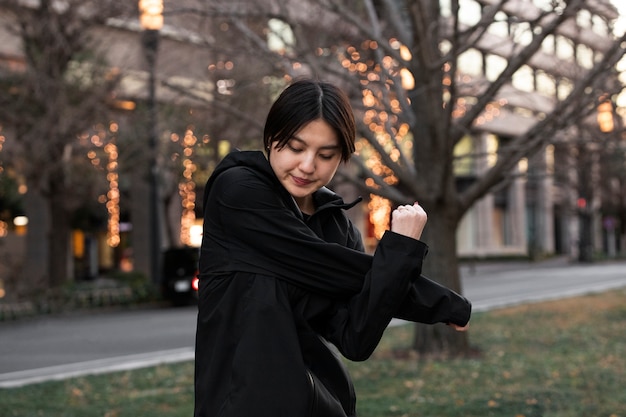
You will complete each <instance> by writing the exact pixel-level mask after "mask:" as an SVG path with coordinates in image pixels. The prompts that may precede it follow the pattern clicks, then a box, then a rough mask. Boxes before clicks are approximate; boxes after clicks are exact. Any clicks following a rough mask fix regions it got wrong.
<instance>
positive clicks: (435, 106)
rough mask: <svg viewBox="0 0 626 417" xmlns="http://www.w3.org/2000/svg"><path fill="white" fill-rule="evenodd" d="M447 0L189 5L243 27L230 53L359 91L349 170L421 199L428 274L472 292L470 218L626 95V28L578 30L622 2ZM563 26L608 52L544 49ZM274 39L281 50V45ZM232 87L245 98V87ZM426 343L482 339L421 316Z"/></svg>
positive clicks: (455, 351)
mask: <svg viewBox="0 0 626 417" xmlns="http://www.w3.org/2000/svg"><path fill="white" fill-rule="evenodd" d="M441 3H442V2H437V1H432V0H413V1H408V0H406V1H405V0H379V1H374V0H359V1H357V0H354V1H348V2H346V1H340V0H320V1H281V2H278V1H272V0H265V1H254V2H251V1H245V0H242V1H236V2H233V1H228V2H226V1H211V2H204V3H202V4H201V5H197V6H195V7H192V8H191V9H185V8H181V9H179V10H178V11H177V12H179V13H184V12H189V11H190V10H193V11H194V14H195V15H196V16H199V15H202V16H205V17H206V18H207V19H208V20H210V21H216V20H221V21H222V22H226V23H227V25H228V29H229V30H233V31H236V32H237V33H238V34H239V36H233V37H231V40H232V42H231V43H230V44H229V47H230V51H231V53H234V52H233V51H236V50H239V51H242V50H245V51H246V53H247V54H248V58H249V59H250V60H253V59H254V60H258V61H263V62H267V61H268V60H269V61H270V62H272V63H273V67H272V68H273V69H274V70H275V69H279V70H281V71H283V73H284V76H285V78H286V79H290V78H293V77H298V76H300V75H308V76H316V77H320V78H324V79H328V80H332V81H335V82H338V83H340V84H341V85H343V86H344V88H346V89H347V90H348V91H350V94H351V96H352V98H353V105H354V108H355V110H356V111H357V113H358V115H359V116H360V119H361V122H362V123H360V126H359V135H360V136H361V137H362V138H363V139H364V143H362V144H361V145H360V148H359V149H360V150H359V157H358V158H355V162H354V163H355V164H356V165H357V167H358V168H359V169H358V170H356V171H357V172H356V173H355V174H354V175H350V174H348V173H347V174H346V176H347V178H348V179H349V180H350V181H352V182H353V183H354V184H357V185H358V186H359V187H362V188H363V189H364V190H366V191H367V192H370V193H372V194H376V195H379V196H383V197H385V198H387V199H389V200H390V201H392V202H393V203H394V204H403V203H411V202H413V201H416V200H417V201H419V202H420V204H422V205H423V206H424V207H425V208H426V211H427V212H428V213H429V214H430V216H429V223H428V227H427V230H426V235H425V240H426V241H427V242H428V244H429V246H430V247H431V250H430V252H429V260H428V262H427V267H426V268H427V270H426V273H427V275H430V276H432V277H434V278H435V279H437V280H439V281H440V282H442V283H443V284H445V285H447V286H449V287H451V288H454V289H456V290H458V291H461V290H462V289H461V285H460V278H459V268H458V258H457V241H456V231H457V228H458V225H459V223H460V221H461V220H462V217H463V215H464V214H465V213H467V211H468V210H469V209H470V208H471V207H472V206H473V204H474V203H476V202H477V201H478V200H479V199H481V198H482V197H484V196H485V195H486V194H487V193H489V192H490V191H492V190H494V189H496V187H500V186H502V185H503V184H506V183H507V181H509V180H510V179H511V178H512V176H511V173H512V171H513V170H514V168H515V167H516V166H517V165H518V164H519V162H520V161H521V160H522V159H524V158H529V157H532V156H533V155H534V154H535V153H537V152H538V151H540V150H542V149H544V148H545V146H546V145H548V144H550V143H552V142H553V141H555V140H556V139H563V137H566V136H567V135H568V134H570V135H571V134H572V132H571V128H572V126H575V123H574V122H575V121H577V120H585V119H587V118H588V117H589V115H592V114H593V113H594V112H595V111H596V108H597V105H598V104H599V102H600V100H602V97H604V98H606V97H607V95H608V96H609V97H612V96H614V95H616V94H618V93H619V92H620V91H621V88H622V86H621V85H620V84H619V83H616V82H615V80H616V70H615V67H616V64H617V62H618V61H619V60H620V59H621V58H622V56H623V54H624V41H625V40H626V38H625V37H624V36H622V37H621V38H612V37H611V34H610V33H608V32H607V33H606V34H605V35H606V36H604V37H602V38H601V39H602V41H601V42H598V41H597V39H596V38H594V37H593V36H590V37H586V36H584V34H583V32H584V31H583V30H582V29H581V28H579V27H577V24H576V18H577V16H578V15H579V13H581V11H583V10H587V12H589V13H591V14H599V15H600V16H601V18H602V19H605V20H606V21H607V27H610V19H611V16H613V17H615V16H614V13H615V12H614V10H613V11H611V10H612V9H611V6H610V5H607V4H606V3H604V2H601V3H602V4H599V3H598V4H595V3H594V5H590V4H588V2H585V1H583V0H571V1H553V2H550V3H547V2H543V3H542V4H545V5H546V6H544V8H540V7H538V6H535V5H534V3H533V2H518V1H513V0H511V1H507V0H500V1H498V0H492V1H486V0H485V1H476V2H470V1H465V2H463V1H459V0H451V1H450V2H449V8H445V7H443V6H441ZM468 16H469V17H472V16H473V20H471V19H470V22H469V23H468V19H463V18H462V17H468ZM259 22H261V23H265V24H260V23H259ZM273 23H277V25H278V28H277V29H275V30H272V25H273ZM281 24H282V26H280V25H281ZM496 26H497V27H496ZM260 28H262V29H260ZM496 29H500V30H496ZM556 35H562V36H564V37H566V38H568V39H570V40H571V41H572V42H573V44H574V45H575V46H576V45H585V44H586V46H587V47H589V48H590V49H593V50H596V51H597V52H596V53H595V56H594V59H593V62H592V64H591V65H590V66H588V67H584V66H581V65H580V64H579V63H578V62H575V61H574V60H572V59H559V58H558V57H557V55H556V54H555V53H554V52H553V53H551V54H550V53H546V52H544V50H543V48H544V47H545V45H546V44H547V43H548V40H549V39H553V38H554V37H555V36H556ZM268 36H273V37H274V38H276V39H277V40H278V42H277V43H278V45H280V47H278V48H277V47H272V45H270V44H268ZM575 46H574V47H575ZM471 53H474V55H473V56H474V57H476V59H475V60H474V61H473V65H475V66H478V67H482V73H481V74H475V73H473V74H468V73H467V71H466V70H467V69H466V68H465V67H464V64H465V63H467V62H468V60H467V57H468V56H469V55H470V54H471ZM488 56H498V57H500V59H501V61H502V62H503V64H502V67H501V68H500V70H499V71H498V72H497V73H495V74H494V73H493V72H491V73H488V69H489V68H487V65H486V64H485V63H486V61H487V57H488ZM574 56H575V54H574ZM529 70H530V73H531V74H532V75H531V77H529V81H528V82H529V83H531V84H532V83H533V82H535V81H533V80H535V79H536V76H537V74H538V73H545V74H549V77H551V78H552V80H553V83H554V84H555V85H556V86H557V87H555V90H558V91H557V93H555V94H553V95H551V96H545V95H544V96H541V95H540V94H538V93H537V89H535V92H528V91H526V92H524V91H519V90H518V89H516V88H514V87H513V83H512V80H513V79H514V77H516V76H517V75H519V74H522V71H527V72H528V71H529ZM267 76H268V74H267V73H259V77H267ZM235 81H236V80H235ZM565 85H566V86H569V88H563V87H564V86H565ZM232 93H233V94H234V95H236V94H237V86H236V85H235V87H233V89H232ZM539 97H540V98H539ZM531 103H532V104H531ZM517 109H525V110H526V112H527V113H528V112H529V111H530V112H532V113H533V115H532V117H529V118H527V119H526V126H524V127H523V128H522V129H518V132H517V133H515V134H510V135H508V137H507V138H506V140H504V138H503V140H500V142H499V144H498V150H497V160H496V162H495V163H493V164H491V165H488V164H487V165H485V167H484V169H483V170H482V172H480V173H479V175H476V176H475V177H474V178H472V181H470V182H469V183H468V184H466V186H464V187H460V186H459V184H458V183H457V178H456V177H455V167H456V165H457V164H458V162H459V156H458V155H455V148H456V147H457V145H458V144H459V143H460V142H461V141H462V140H464V138H467V137H468V136H469V137H471V136H472V135H476V134H479V133H480V132H484V131H487V132H488V131H489V122H490V121H491V122H493V121H494V120H495V121H498V120H507V119H506V118H505V117H506V116H512V115H513V114H514V113H515V112H516V111H517ZM515 120H519V118H516V119H515ZM520 131H521V133H520ZM461 158H464V159H465V160H470V161H474V162H475V161H477V160H479V159H481V158H483V159H484V158H485V154H484V152H482V153H481V151H474V152H472V153H470V154H467V155H462V156H461ZM364 178H365V179H368V180H367V181H366V182H363V179H364ZM415 347H416V348H417V349H418V350H419V352H421V353H423V354H432V353H436V352H442V351H443V352H446V353H450V354H452V355H459V354H465V353H467V352H468V349H469V346H468V337H467V335H466V334H458V333H454V332H452V331H449V330H448V329H446V328H443V327H439V326H418V327H417V332H416V341H415Z"/></svg>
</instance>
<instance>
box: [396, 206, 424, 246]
mask: <svg viewBox="0 0 626 417" xmlns="http://www.w3.org/2000/svg"><path fill="white" fill-rule="evenodd" d="M427 220H428V216H427V215H426V212H425V211H424V209H423V208H422V206H420V205H419V204H418V203H417V202H415V203H414V204H413V205H409V204H407V205H404V206H400V207H398V208H397V209H395V210H394V211H393V213H391V231H392V232H396V233H398V234H401V235H404V236H408V237H412V238H413V239H419V238H420V237H421V236H422V232H423V231H424V227H425V226H426V221H427Z"/></svg>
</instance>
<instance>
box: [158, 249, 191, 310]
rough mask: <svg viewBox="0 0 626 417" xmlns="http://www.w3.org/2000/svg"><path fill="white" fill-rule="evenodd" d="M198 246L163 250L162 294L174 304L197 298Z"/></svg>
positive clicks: (189, 302)
mask: <svg viewBox="0 0 626 417" xmlns="http://www.w3.org/2000/svg"><path fill="white" fill-rule="evenodd" d="M199 255H200V248H192V247H182V248H171V249H168V250H166V251H165V252H163V276H162V278H163V286H162V288H163V296H164V297H165V299H167V300H170V301H171V302H172V303H173V304H174V305H188V304H191V303H194V302H197V300H198V258H199Z"/></svg>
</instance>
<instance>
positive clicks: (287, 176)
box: [269, 119, 341, 214]
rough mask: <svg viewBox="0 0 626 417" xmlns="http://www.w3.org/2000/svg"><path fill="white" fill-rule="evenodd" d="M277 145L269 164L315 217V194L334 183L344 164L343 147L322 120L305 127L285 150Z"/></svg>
mask: <svg viewBox="0 0 626 417" xmlns="http://www.w3.org/2000/svg"><path fill="white" fill-rule="evenodd" d="M277 143H278V142H273V143H272V145H271V150H270V153H269V161H270V165H271V166H272V169H273V170H274V173H275V174H276V176H277V177H278V179H279V180H280V182H281V184H282V185H283V187H285V188H286V189H287V191H289V193H290V194H291V195H292V196H293V198H294V199H295V200H296V203H297V204H298V206H299V207H300V210H302V211H303V212H304V213H308V214H311V213H313V211H314V210H315V207H314V206H313V193H314V192H315V191H317V190H319V189H320V188H321V187H323V186H325V185H326V184H328V183H329V182H330V180H331V179H332V178H333V176H334V175H335V172H336V171H337V168H338V167H339V163H340V162H341V146H340V145H339V138H338V137H337V134H336V133H335V131H334V130H333V128H332V127H331V126H330V125H329V124H328V123H326V122H325V121H324V120H322V119H317V120H313V121H311V122H309V123H307V124H306V125H304V126H303V127H302V128H301V129H300V130H299V131H298V132H296V134H295V135H293V137H292V138H291V139H290V140H289V141H288V142H287V144H286V145H285V146H284V147H283V148H282V149H277V147H276V144H277Z"/></svg>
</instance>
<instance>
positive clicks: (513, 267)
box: [459, 255, 591, 277]
mask: <svg viewBox="0 0 626 417" xmlns="http://www.w3.org/2000/svg"><path fill="white" fill-rule="evenodd" d="M459 264H460V268H459V269H460V273H461V276H462V277H470V276H472V275H483V274H496V273H501V272H506V271H517V270H523V269H529V268H532V269H543V268H563V267H567V266H578V265H581V264H580V263H578V262H576V261H573V260H571V259H570V257H569V256H567V255H560V256H555V257H552V258H547V259H542V260H538V261H530V260H523V259H520V260H477V261H462V262H460V263H459ZM590 265H591V264H590Z"/></svg>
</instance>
